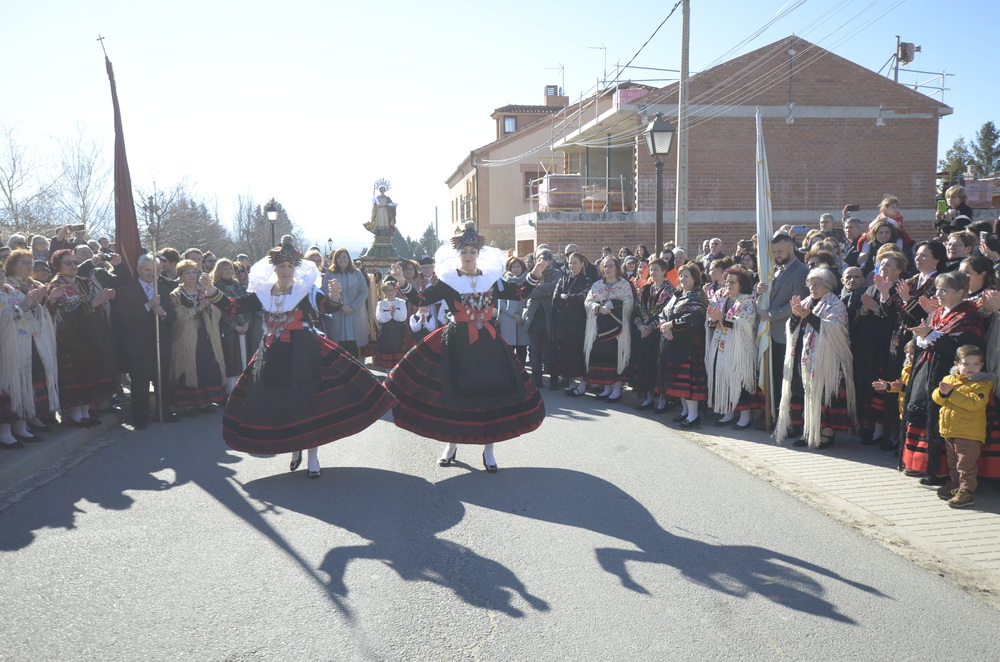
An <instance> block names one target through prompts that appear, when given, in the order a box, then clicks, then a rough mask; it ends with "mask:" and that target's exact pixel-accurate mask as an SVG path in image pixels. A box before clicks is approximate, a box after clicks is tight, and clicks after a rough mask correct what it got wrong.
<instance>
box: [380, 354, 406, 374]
mask: <svg viewBox="0 0 1000 662" xmlns="http://www.w3.org/2000/svg"><path fill="white" fill-rule="evenodd" d="M404 356H406V352H383V351H381V350H379V351H377V352H375V366H376V367H378V368H385V369H386V370H390V369H392V368H395V367H396V364H397V363H399V362H400V361H402V360H403V357H404Z"/></svg>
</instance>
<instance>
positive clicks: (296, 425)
mask: <svg viewBox="0 0 1000 662" xmlns="http://www.w3.org/2000/svg"><path fill="white" fill-rule="evenodd" d="M291 334H292V338H291V341H290V342H281V341H277V342H274V343H272V344H271V346H270V347H267V348H266V349H264V350H262V351H259V352H258V353H257V354H256V355H254V358H253V361H251V362H250V365H248V366H247V369H246V370H245V371H244V372H243V376H242V377H240V380H239V382H237V384H236V388H235V389H233V393H232V394H231V395H230V397H229V403H228V404H227V405H226V412H225V415H224V416H223V419H222V437H223V439H225V441H226V443H227V444H228V445H229V446H230V447H231V448H234V449H236V450H238V451H244V452H247V453H260V454H269V453H288V452H292V451H298V450H303V449H306V448H313V447H315V446H320V445H322V444H325V443H328V442H331V441H335V440H337V439H342V438H344V437H349V436H351V435H353V434H357V433H358V432H361V431H362V430H364V429H365V428H367V427H368V426H370V425H371V424H372V423H374V422H375V421H377V420H378V419H379V418H381V417H382V415H383V414H385V412H387V411H389V409H390V408H391V407H392V403H393V398H392V396H391V395H390V394H389V392H388V391H386V390H385V387H383V386H382V384H381V383H380V382H379V381H378V380H377V379H375V377H373V376H372V374H371V373H370V372H368V370H367V369H365V367H364V366H363V365H362V364H361V363H360V362H358V360H357V359H355V358H354V357H353V356H351V355H350V354H348V353H347V352H345V351H344V350H343V349H341V348H340V347H339V346H338V345H336V344H335V343H334V342H332V341H330V340H327V339H326V338H322V337H320V336H318V335H315V334H313V333H311V332H309V331H305V330H296V331H292V332H291ZM259 360H262V361H263V364H262V365H261V366H260V368H261V369H260V370H255V367H256V364H257V363H258V361H259ZM258 373H259V374H258Z"/></svg>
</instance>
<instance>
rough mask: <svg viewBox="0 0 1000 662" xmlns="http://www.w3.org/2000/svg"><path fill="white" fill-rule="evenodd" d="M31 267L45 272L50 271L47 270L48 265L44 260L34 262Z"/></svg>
mask: <svg viewBox="0 0 1000 662" xmlns="http://www.w3.org/2000/svg"><path fill="white" fill-rule="evenodd" d="M31 267H32V268H33V269H45V270H46V271H51V269H49V263H48V262H46V261H45V260H35V261H34V263H32V265H31Z"/></svg>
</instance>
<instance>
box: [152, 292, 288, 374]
mask: <svg viewBox="0 0 1000 662" xmlns="http://www.w3.org/2000/svg"><path fill="white" fill-rule="evenodd" d="M198 294H199V295H201V294H202V291H201V289H200V288H199V289H198ZM183 296H184V295H183V294H181V288H180V287H178V288H177V289H175V290H174V291H173V292H171V293H170V300H171V302H172V303H173V304H174V310H176V311H177V319H176V321H174V323H173V324H172V325H171V326H170V338H171V342H172V346H171V356H170V377H171V380H174V381H176V380H178V379H179V378H180V376H181V375H183V376H184V387H185V388H198V386H200V385H199V384H198V360H197V349H198V319H197V317H198V314H199V311H198V307H197V304H195V305H194V306H186V305H184V303H182V298H183ZM258 296H259V295H258ZM296 303H297V302H296ZM200 313H201V314H202V315H204V316H205V327H206V328H207V329H208V339H209V343H210V344H211V346H212V354H213V356H214V357H215V363H216V364H217V365H218V367H219V373H220V374H221V375H222V377H223V380H222V381H223V382H225V376H226V364H225V360H224V358H223V355H222V336H221V334H220V333H219V319H220V318H221V316H222V313H221V312H220V311H219V309H218V308H216V307H215V306H209V307H208V308H206V309H204V310H203V311H200Z"/></svg>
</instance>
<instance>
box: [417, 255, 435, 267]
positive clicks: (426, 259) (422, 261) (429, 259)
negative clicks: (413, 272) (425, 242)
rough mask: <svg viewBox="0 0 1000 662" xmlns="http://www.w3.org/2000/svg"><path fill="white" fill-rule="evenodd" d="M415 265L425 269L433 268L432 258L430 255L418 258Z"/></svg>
mask: <svg viewBox="0 0 1000 662" xmlns="http://www.w3.org/2000/svg"><path fill="white" fill-rule="evenodd" d="M417 264H419V265H420V266H421V267H426V266H428V265H431V266H433V265H434V258H432V257H431V256H430V255H425V256H423V257H422V258H420V262H418V263H417Z"/></svg>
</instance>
